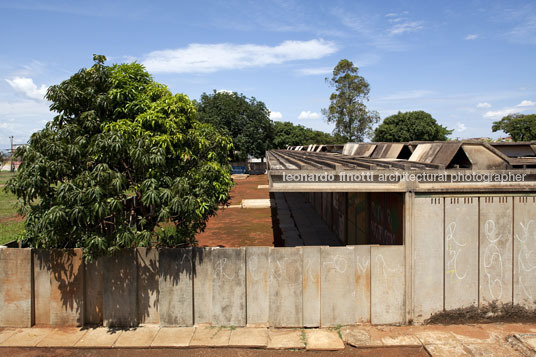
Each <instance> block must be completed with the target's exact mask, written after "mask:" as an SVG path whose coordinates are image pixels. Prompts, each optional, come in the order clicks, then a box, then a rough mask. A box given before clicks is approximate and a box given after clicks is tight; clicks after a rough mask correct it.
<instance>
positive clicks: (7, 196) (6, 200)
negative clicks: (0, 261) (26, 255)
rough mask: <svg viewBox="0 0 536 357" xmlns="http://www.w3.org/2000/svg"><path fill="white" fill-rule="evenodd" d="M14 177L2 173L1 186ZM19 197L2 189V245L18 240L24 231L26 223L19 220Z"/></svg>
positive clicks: (0, 204) (0, 189) (0, 235)
mask: <svg viewBox="0 0 536 357" xmlns="http://www.w3.org/2000/svg"><path fill="white" fill-rule="evenodd" d="M12 176H13V174H12V173H10V172H0V185H5V183H6V182H7V180H8V179H9V178H11V177H12ZM17 207H18V205H17V197H15V195H13V194H11V193H8V192H6V191H4V187H0V245H1V244H4V243H7V242H11V241H13V240H16V239H17V236H18V235H19V234H21V233H22V232H23V231H24V221H21V220H20V219H19V218H18V214H17Z"/></svg>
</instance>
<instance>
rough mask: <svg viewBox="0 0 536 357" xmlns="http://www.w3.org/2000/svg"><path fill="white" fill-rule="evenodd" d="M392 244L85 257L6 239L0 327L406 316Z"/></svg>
mask: <svg viewBox="0 0 536 357" xmlns="http://www.w3.org/2000/svg"><path fill="white" fill-rule="evenodd" d="M395 248H400V250H396V251H395V250H392V249H390V247H381V246H375V247H372V253H371V246H347V247H327V246H324V247H319V246H316V247H296V248H273V247H248V248H195V249H192V248H184V249H178V248H170V249H159V250H156V249H148V248H139V249H125V250H123V251H121V252H120V253H119V254H117V255H115V256H111V257H104V258H100V259H98V260H97V261H95V262H91V263H85V262H84V261H83V259H82V252H81V251H80V250H79V249H74V250H72V249H71V250H31V249H15V248H14V249H12V248H3V249H0V267H1V268H2V269H1V270H0V292H1V294H0V327H4V326H31V325H33V324H36V325H40V326H80V325H85V324H90V325H100V324H102V325H105V326H110V327H132V326H136V325H138V324H142V323H143V324H160V325H161V326H192V325H198V324H211V325H215V326H246V325H249V326H275V327H302V326H307V327H317V326H337V325H344V324H354V323H360V322H370V321H371V320H372V321H377V322H379V323H404V322H405V317H404V315H403V314H401V313H400V311H403V310H404V295H403V291H402V295H400V292H401V291H400V289H399V286H402V287H403V286H404V275H403V272H404V252H403V249H402V248H403V247H395ZM371 254H372V258H371ZM374 262H377V263H378V264H375V263H374ZM12 287H15V288H12ZM373 301H379V303H377V304H372V306H373V309H372V311H371V309H370V306H371V302H373Z"/></svg>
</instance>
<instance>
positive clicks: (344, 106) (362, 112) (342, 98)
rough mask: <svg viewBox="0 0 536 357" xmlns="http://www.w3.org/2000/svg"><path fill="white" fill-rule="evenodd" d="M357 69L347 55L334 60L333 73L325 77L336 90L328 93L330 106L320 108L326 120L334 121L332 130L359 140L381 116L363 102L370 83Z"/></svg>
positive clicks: (370, 131) (337, 133)
mask: <svg viewBox="0 0 536 357" xmlns="http://www.w3.org/2000/svg"><path fill="white" fill-rule="evenodd" d="M358 72H359V70H358V68H357V67H356V66H354V64H353V63H352V62H351V61H349V60H347V59H342V60H340V61H339V63H337V65H336V66H335V68H334V69H333V75H332V77H331V78H326V81H327V82H328V83H329V84H330V85H331V86H332V87H334V88H335V92H333V93H332V94H331V95H330V97H329V100H330V105H329V107H328V108H326V109H322V114H323V115H324V116H325V117H326V119H327V121H328V123H335V130H334V131H333V133H334V134H336V135H340V136H342V137H343V138H344V139H345V140H346V141H351V142H361V141H364V140H365V138H367V137H369V136H370V135H371V133H372V127H373V125H374V124H376V123H377V122H378V121H379V118H380V117H379V115H378V113H377V112H375V111H370V110H368V109H367V106H366V105H365V103H364V102H365V101H368V95H369V92H370V86H369V84H368V82H367V81H366V80H365V78H363V77H362V76H360V75H359V73H358Z"/></svg>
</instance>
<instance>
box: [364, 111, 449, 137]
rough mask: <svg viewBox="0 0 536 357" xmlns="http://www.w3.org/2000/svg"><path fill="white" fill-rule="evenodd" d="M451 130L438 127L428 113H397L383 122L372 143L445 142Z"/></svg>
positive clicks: (375, 132)
mask: <svg viewBox="0 0 536 357" xmlns="http://www.w3.org/2000/svg"><path fill="white" fill-rule="evenodd" d="M452 132H453V130H449V129H447V128H446V127H444V126H442V125H439V124H438V123H437V121H436V120H435V119H434V118H433V117H432V116H431V115H430V114H428V113H426V112H424V111H422V110H419V111H413V112H405V113H402V112H398V114H394V115H391V116H389V117H387V118H385V119H384V120H383V122H382V123H381V124H380V126H378V127H377V128H376V130H375V131H374V138H373V139H372V140H373V141H387V142H403V141H435V140H437V141H445V140H448V138H447V136H448V135H450V134H452Z"/></svg>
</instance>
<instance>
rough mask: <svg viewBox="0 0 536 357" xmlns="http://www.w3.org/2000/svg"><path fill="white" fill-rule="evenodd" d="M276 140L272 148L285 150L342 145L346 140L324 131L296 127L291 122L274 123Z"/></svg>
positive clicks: (301, 126) (300, 126)
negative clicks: (320, 145)
mask: <svg viewBox="0 0 536 357" xmlns="http://www.w3.org/2000/svg"><path fill="white" fill-rule="evenodd" d="M273 125H274V140H273V142H272V148H274V149H285V148H286V147H287V146H289V145H290V146H296V145H309V144H340V143H345V142H346V140H345V139H344V138H342V137H341V136H338V135H336V136H333V135H331V134H328V133H324V132H323V131H319V130H313V129H310V128H306V127H304V126H303V125H294V124H292V123H291V122H278V121H276V122H274V124H273Z"/></svg>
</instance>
